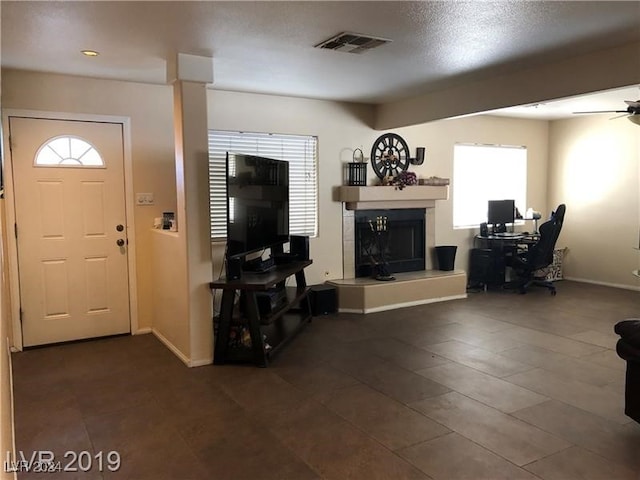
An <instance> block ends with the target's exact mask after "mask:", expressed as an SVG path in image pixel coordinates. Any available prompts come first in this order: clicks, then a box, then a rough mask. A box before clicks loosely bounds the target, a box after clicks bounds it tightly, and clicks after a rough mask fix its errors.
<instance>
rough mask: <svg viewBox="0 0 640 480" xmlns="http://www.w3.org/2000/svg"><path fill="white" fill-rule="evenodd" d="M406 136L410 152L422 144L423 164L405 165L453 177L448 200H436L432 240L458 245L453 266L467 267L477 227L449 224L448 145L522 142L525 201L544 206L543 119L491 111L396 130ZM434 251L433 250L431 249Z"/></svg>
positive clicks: (450, 170) (450, 164) (545, 147)
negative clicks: (524, 153)
mask: <svg viewBox="0 0 640 480" xmlns="http://www.w3.org/2000/svg"><path fill="white" fill-rule="evenodd" d="M396 131H397V132H398V133H399V134H400V135H402V137H403V138H404V139H405V140H406V141H407V144H408V145H409V148H410V149H411V151H412V154H415V148H416V147H419V146H422V147H425V148H426V160H425V162H424V163H423V164H422V165H419V166H410V169H411V170H413V171H415V172H416V174H418V176H419V177H430V176H432V175H435V176H439V177H445V178H450V179H452V185H451V188H450V194H449V200H445V201H438V202H436V215H435V216H436V218H435V223H436V232H435V234H436V237H435V241H436V245H457V246H458V253H457V255H456V268H461V269H465V270H467V269H468V258H469V249H470V248H472V246H473V237H474V235H475V234H476V233H478V229H477V228H474V229H468V228H465V229H454V228H453V181H454V179H453V147H454V145H455V144H456V143H480V144H496V145H522V146H525V147H527V205H529V206H532V207H534V208H536V209H537V210H540V211H542V212H545V211H547V210H548V208H549V207H548V205H547V200H546V190H547V183H546V182H547V150H548V145H547V137H548V122H546V121H539V120H523V119H514V118H505V117H497V116H490V115H480V116H471V117H465V118H460V119H452V120H441V121H437V122H431V123H425V124H422V125H416V126H413V127H405V128H400V129H398V130H396ZM430 253H431V255H432V256H433V252H430Z"/></svg>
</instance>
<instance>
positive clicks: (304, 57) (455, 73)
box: [0, 1, 640, 118]
mask: <svg viewBox="0 0 640 480" xmlns="http://www.w3.org/2000/svg"><path fill="white" fill-rule="evenodd" d="M0 13H1V16H2V25H1V26H2V56H1V63H2V66H3V67H8V68H17V69H26V70H38V71H46V72H56V73H66V74H72V75H81V76H88V77H99V78H111V79H120V80H129V81H139V82H150V83H165V81H166V73H165V72H166V60H167V59H171V58H175V55H176V53H178V52H182V53H190V54H195V55H204V56H211V57H212V58H213V61H214V78H215V81H214V88H217V89H221V90H236V91H247V92H257V93H266V94H281V95H291V96H302V97H309V98H319V99H331V100H341V101H354V102H366V103H374V104H378V103H385V102H390V101H395V100H399V99H403V98H410V97H413V96H416V95H419V94H423V93H427V92H433V91H437V90H439V89H441V88H443V87H445V86H447V87H450V86H453V85H459V84H463V83H465V82H468V81H473V80H479V79H482V78H487V77H489V76H491V75H496V74H498V73H504V72H507V71H512V70H515V69H519V68H522V67H524V66H532V65H533V66H535V65H539V64H543V63H545V62H550V61H556V60H559V59H562V58H565V57H568V56H572V55H578V54H582V53H586V52H589V51H593V50H597V49H602V48H607V47H612V46H616V45H622V44H624V43H628V42H632V41H639V40H640V2H637V1H623V2H612V1H603V2H595V1H587V2H577V1H569V2H562V1H550V2H541V1H501V2H484V1H472V2H464V1H438V2H433V1H423V2H402V1H394V2H378V1H374V2H346V1H345V2H317V1H302V2H297V1H285V2H246V1H236V2H218V1H215V2H214V1H200V2H146V1H145V2H118V1H111V2H93V1H90V2H67V1H55V2H54V1H51V2H48V1H43V2H31V1H18V2H12V1H2V5H1V11H0ZM344 31H348V32H357V33H362V34H368V35H372V36H377V37H383V38H388V39H391V40H393V41H392V43H390V44H387V45H384V46H382V47H380V48H379V49H376V50H371V51H369V52H366V53H364V54H362V55H354V54H349V53H344V52H334V51H329V50H320V49H314V48H313V46H314V45H316V44H318V43H320V42H321V41H323V40H326V39H327V38H329V37H331V36H333V35H336V34H338V33H340V32H344ZM82 49H94V50H97V51H99V52H100V56H98V57H96V58H87V57H84V56H82V55H81V54H80V50H82ZM630 61H634V62H638V59H637V58H636V59H630ZM602 98H603V99H605V100H604V103H602V104H601V103H597V102H596V100H595V99H592V100H589V101H588V102H587V103H585V104H583V105H580V106H579V107H574V106H569V107H566V108H567V109H568V114H571V112H572V111H575V110H599V109H605V110H617V109H622V108H624V107H625V105H624V104H623V103H622V101H623V100H638V99H639V98H640V91H639V90H638V88H636V87H633V88H631V89H629V90H627V91H624V90H623V91H615V92H608V93H607V95H606V96H605V97H602ZM561 105H563V103H561V102H552V103H549V104H548V105H547V106H546V107H545V108H546V109H553V112H552V113H550V114H548V115H556V117H555V118H557V116H558V115H564V114H565V113H566V112H567V110H566V109H565V110H562V109H561V108H560V106H561ZM541 108H542V107H539V108H537V109H534V108H528V109H525V110H524V112H525V113H524V115H526V116H538V117H539V118H543V117H541V115H542V114H541V112H542V111H543V110H542V109H541ZM561 111H562V112H564V113H562V114H561V113H559V112H561ZM510 115H523V113H522V112H520V111H515V110H514V111H512V112H511V113H510ZM549 118H554V117H549Z"/></svg>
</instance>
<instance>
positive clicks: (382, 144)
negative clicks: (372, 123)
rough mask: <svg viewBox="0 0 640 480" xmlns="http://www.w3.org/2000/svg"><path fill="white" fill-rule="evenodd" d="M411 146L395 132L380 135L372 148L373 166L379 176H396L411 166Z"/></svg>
mask: <svg viewBox="0 0 640 480" xmlns="http://www.w3.org/2000/svg"><path fill="white" fill-rule="evenodd" d="M409 161H410V158H409V147H408V146H407V142H405V141H404V139H403V138H402V137H401V136H400V135H397V134H395V133H385V134H383V135H380V136H379V137H378V138H377V139H376V141H375V142H373V147H372V148H371V166H372V167H373V171H374V172H376V175H377V176H378V177H379V178H384V177H389V176H391V177H395V176H396V175H398V174H399V173H400V172H404V171H405V170H406V169H407V168H408V167H409Z"/></svg>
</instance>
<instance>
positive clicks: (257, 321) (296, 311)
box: [209, 260, 312, 367]
mask: <svg viewBox="0 0 640 480" xmlns="http://www.w3.org/2000/svg"><path fill="white" fill-rule="evenodd" d="M311 263H312V261H311V260H306V261H301V262H292V263H287V264H284V265H276V267H275V268H273V269H271V270H269V271H268V272H266V273H250V272H243V273H242V278H240V279H238V280H228V279H226V278H225V277H221V278H219V279H218V280H216V281H215V282H211V283H210V284H209V286H210V287H211V289H222V302H221V304H220V315H219V317H217V318H214V332H216V333H215V339H214V340H215V349H214V352H213V363H214V364H216V365H221V364H224V363H233V362H247V361H253V362H255V363H256V365H258V366H261V367H266V366H267V365H268V363H269V359H270V358H271V356H272V355H274V354H276V353H277V352H278V351H279V350H280V349H281V348H282V347H283V346H284V345H285V344H286V343H287V342H288V341H289V340H290V339H291V338H293V336H294V335H296V334H297V333H298V332H299V331H300V330H301V329H302V328H303V327H304V326H305V325H306V324H307V323H309V322H310V321H311V305H310V303H309V296H308V293H309V288H308V287H307V282H306V280H305V276H304V269H305V268H306V267H308V266H309V265H311ZM292 275H295V278H296V286H295V287H285V283H286V280H287V278H289V277H290V276H292ZM272 289H275V291H281V290H284V292H285V293H286V297H285V298H283V299H282V301H280V302H278V304H277V306H275V308H274V309H273V310H272V311H271V312H269V313H266V314H261V313H260V308H259V305H258V296H259V295H260V292H269V291H274V290H272ZM238 292H239V293H240V301H239V302H238V305H236V304H235V298H236V294H237V293H238ZM246 330H248V333H249V335H250V338H251V340H250V342H245V343H243V342H242V341H241V340H238V337H239V336H242V335H243V333H244V332H246ZM246 343H248V344H250V347H249V346H246Z"/></svg>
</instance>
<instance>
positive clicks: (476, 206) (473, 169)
mask: <svg viewBox="0 0 640 480" xmlns="http://www.w3.org/2000/svg"><path fill="white" fill-rule="evenodd" d="M509 199H514V200H515V202H516V208H517V209H518V210H519V211H520V212H521V213H523V214H524V212H525V210H526V208H525V205H526V202H527V149H526V148H525V147H509V146H501V145H468V144H457V145H455V146H454V151H453V226H454V228H456V227H458V228H460V227H474V226H475V227H477V226H478V225H480V224H481V223H482V222H486V221H487V202H488V201H489V200H509Z"/></svg>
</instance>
